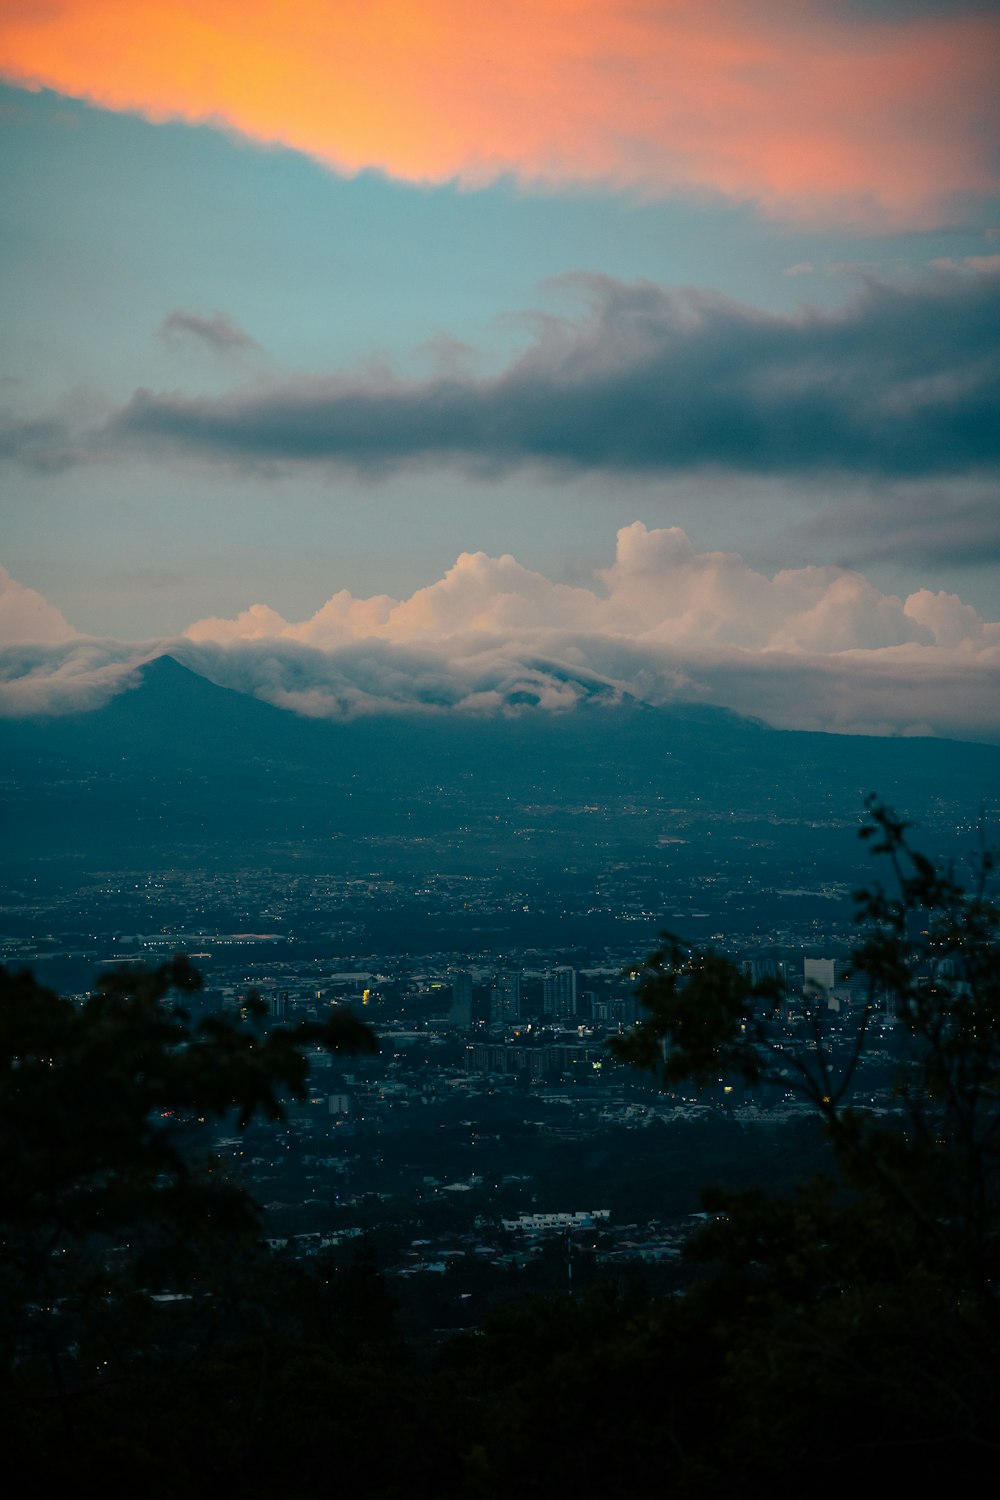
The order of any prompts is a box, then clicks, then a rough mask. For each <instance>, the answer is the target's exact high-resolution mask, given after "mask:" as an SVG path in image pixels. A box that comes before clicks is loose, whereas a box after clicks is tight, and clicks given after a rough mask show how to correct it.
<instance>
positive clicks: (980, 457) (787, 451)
mask: <svg viewBox="0 0 1000 1500" xmlns="http://www.w3.org/2000/svg"><path fill="white" fill-rule="evenodd" d="M568 280H569V282H570V284H571V285H572V286H574V287H575V288H576V289H578V290H581V291H583V293H584V294H585V295H586V297H587V298H588V300H589V308H588V312H587V313H586V315H585V316H584V317H583V318H582V319H579V320H577V321H571V320H561V319H555V318H545V319H542V320H539V322H538V325H537V326H538V330H539V331H538V334H537V337H536V342H535V343H534V345H533V346H532V347H531V348H530V349H529V350H528V351H527V352H526V353H525V354H523V355H522V356H521V357H520V358H519V359H517V360H516V361H515V362H514V363H513V364H512V365H511V366H510V368H509V369H508V370H507V371H506V372H505V373H503V374H502V375H500V376H498V377H495V378H492V379H478V380H477V379H473V378H463V377H461V376H458V375H455V376H450V377H443V376H442V377H437V378H434V379H430V380H426V381H422V382H403V381H398V380H393V379H391V378H389V379H384V378H380V379H377V380H375V379H369V380H361V379H358V380H350V379H345V378H329V379H312V380H305V379H303V380H298V381H291V382H288V383H285V384H283V385H280V386H278V385H274V386H271V387H260V386H256V387H254V388H253V389H252V390H245V391H241V392H237V393H234V394H231V395H228V396H225V397H221V398H215V397H186V396H184V395H181V394H176V393H161V394H156V393H154V392H151V391H148V390H141V391H138V392H137V393H136V394H135V395H134V396H133V398H132V399H131V400H130V401H129V403H128V404H127V406H126V407H125V408H124V409H123V410H122V411H121V412H119V413H118V415H117V416H116V417H115V418H114V419H113V420H112V423H111V424H110V427H109V428H108V429H107V430H106V432H105V434H104V437H105V438H106V439H109V440H111V441H112V442H113V443H115V444H126V445H129V446H136V447H139V448H147V449H148V448H150V447H153V448H157V449H168V450H177V451H182V452H183V451H187V452H197V453H201V454H206V455H212V456H215V457H218V458H222V459H229V460H236V461H243V462H248V463H254V464H261V463H263V464H268V463H275V462H277V463H281V462H308V461H333V462H340V463H344V464H348V465H351V466H353V467H355V468H358V469H360V470H369V471H373V470H378V469H380V468H386V467H391V466H394V465H397V464H401V463H403V462H412V461H414V460H428V461H431V460H432V461H438V462H440V461H442V460H454V461H459V462H461V463H464V464H465V465H467V466H470V467H472V468H474V469H476V470H479V471H480V472H491V471H494V472H499V471H503V470H506V469H510V468H512V467H515V466H517V465H520V464H524V463H543V464H550V465H554V466H559V467H563V468H576V469H581V468H605V469H619V470H632V471H647V472H655V471H664V472H669V471H677V470H682V469H686V468H696V467H704V466H712V465H716V466H721V467H726V468H732V469H740V470H745V471H751V472H759V473H775V472H782V471H784V472H800V473H804V472H809V471H812V472H819V471H845V472H849V471H855V472H866V473H872V474H878V475H884V476H911V475H912V476H917V475H928V474H935V473H949V472H957V471H963V470H972V469H976V468H981V467H990V466H993V465H995V464H996V462H997V460H998V458H1000V422H998V420H997V390H998V388H1000V276H996V275H985V274H984V275H971V276H970V275H960V274H952V273H947V272H941V273H938V274H936V275H929V276H928V277H927V278H925V279H923V280H921V281H919V282H913V283H911V284H909V285H905V286H899V285H886V284H884V283H871V284H870V285H869V286H868V287H867V288H866V290H865V291H864V293H863V294H862V295H861V296H860V297H859V298H857V299H856V300H855V301H854V302H853V303H851V304H850V305H849V306H847V307H846V308H844V309H842V310H840V311H839V312H836V313H832V314H830V313H823V312H818V311H813V310H804V311H801V312H799V313H797V314H796V315H794V316H777V315H774V314H769V313H763V312H760V311H757V310H755V309H752V308H748V307H746V306H742V305H739V304H736V303H733V302H729V301H726V300H724V299H722V298H720V297H717V296H713V295H710V294H706V293H703V292H697V291H688V292H684V293H679V294H675V293H669V292H667V291H664V290H663V289H661V288H659V287H656V286H653V285H651V284H644V283H638V284H634V285H623V284H621V283H619V282H615V281H612V280H611V279H610V278H607V277H598V276H582V275H579V276H575V277H572V278H568Z"/></svg>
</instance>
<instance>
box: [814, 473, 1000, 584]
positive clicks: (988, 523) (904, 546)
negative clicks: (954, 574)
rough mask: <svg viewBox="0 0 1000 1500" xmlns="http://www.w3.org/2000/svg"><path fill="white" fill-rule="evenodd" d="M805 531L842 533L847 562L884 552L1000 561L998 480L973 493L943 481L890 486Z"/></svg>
mask: <svg viewBox="0 0 1000 1500" xmlns="http://www.w3.org/2000/svg"><path fill="white" fill-rule="evenodd" d="M803 532H804V534H805V535H807V536H812V537H824V538H829V537H837V538H840V539H841V546H842V550H841V552H840V554H839V557H838V561H839V562H840V563H841V564H842V565H843V566H845V567H852V568H853V567H859V566H861V565H862V564H864V563H867V562H873V561H877V560H879V559H882V558H892V559H894V560H906V561H910V562H918V563H924V564H927V563H937V564H943V565H948V566H951V567H980V566H982V565H983V564H990V563H997V562H1000V492H998V489H997V486H996V485H995V484H994V485H992V486H985V485H984V486H977V487H976V488H975V490H974V491H973V493H971V494H969V493H965V492H964V490H963V489H962V488H959V489H958V492H957V493H956V492H955V490H954V489H953V488H952V487H950V486H946V485H939V484H927V485H921V486H905V487H901V488H896V487H887V488H886V489H884V490H882V491H880V493H879V495H878V501H877V503H876V504H872V503H868V504H858V505H852V506H845V507H843V508H842V509H838V510H835V511H833V512H831V513H830V514H828V515H825V516H823V517H822V518H821V519H818V520H816V521H814V522H812V523H811V524H810V525H809V526H807V527H805V528H803Z"/></svg>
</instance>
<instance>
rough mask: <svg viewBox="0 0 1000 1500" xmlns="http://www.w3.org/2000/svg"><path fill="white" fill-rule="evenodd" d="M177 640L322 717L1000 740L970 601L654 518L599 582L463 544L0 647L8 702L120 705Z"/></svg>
mask: <svg viewBox="0 0 1000 1500" xmlns="http://www.w3.org/2000/svg"><path fill="white" fill-rule="evenodd" d="M24 592H28V591H24ZM22 639H23V638H22ZM50 640H51V638H50ZM166 650H169V651H170V652H171V653H172V654H174V655H175V656H177V657H178V658H179V659H180V660H182V661H184V662H185V663H187V664H188V665H189V666H191V667H193V668H194V669H195V670H197V671H200V672H202V673H203V674H204V675H205V676H207V677H210V678H211V679H212V680H213V681H215V682H218V683H220V684H222V685H225V686H228V687H233V688H236V689H238V690H240V691H243V692H247V693H251V694H254V695H256V696H257V697H260V698H262V699H264V700H266V701H268V702H270V703H273V704H276V705H278V706H280V707H282V708H286V709H290V710H292V711H293V712H296V713H300V714H304V715H307V716H311V717H317V718H330V719H343V718H348V717H352V716H354V715H357V714H365V713H398V712H409V711H417V712H462V713H475V714H493V713H510V712H526V711H530V710H535V711H539V710H540V711H550V712H567V711H571V710H573V709H575V708H577V707H579V706H580V705H581V704H582V703H583V702H584V701H587V700H598V701H600V702H602V703H606V704H608V705H614V704H615V703H622V702H640V703H645V704H650V705H663V704H667V703H670V702H675V701H694V702H703V703H712V704H718V705H720V706H724V707H728V708H732V709H734V710H736V711H737V712H739V713H746V714H753V715H756V716H758V717H760V718H763V719H765V720H767V721H768V722H770V723H773V724H775V725H777V726H779V727H785V728H801V729H819V730H826V731H837V732H845V733H862V734H939V735H950V736H953V737H956V738H969V739H986V740H996V741H1000V623H993V622H988V621H984V620H983V619H981V617H980V616H979V615H978V614H977V613H976V611H975V610H974V609H972V608H971V607H969V606H968V605H966V604H964V603H963V602H962V601H961V600H960V599H959V598H957V597H956V596H955V595H953V594H946V593H942V592H937V593H935V592H933V591H931V590H929V589H921V590H918V591H917V592H915V593H913V594H911V595H910V596H909V597H908V598H906V599H900V598H897V597H895V596H894V595H890V594H885V593H882V592H881V591H880V590H878V589H877V588H875V587H874V585H873V584H871V583H870V582H869V581H868V580H867V579H866V578H864V577H863V575H861V574H860V573H856V572H852V571H850V570H847V569H843V568H836V567H822V568H820V567H807V568H795V569H787V570H785V571H782V572H779V573H777V574H775V575H774V576H773V577H768V576H766V575H765V574H762V573H759V572H757V571H755V570H754V569H753V568H751V567H750V566H749V565H748V564H747V562H746V561H745V560H744V559H743V558H742V557H741V556H739V554H737V553H730V552H705V553H699V552H698V551H696V549H695V548H694V546H693V545H692V543H691V541H690V540H689V538H688V537H687V536H686V535H685V533H684V532H683V531H681V530H680V529H679V528H677V527H670V528H663V529H658V530H648V529H647V528H646V527H645V526H644V525H643V524H642V523H641V522H635V523H634V524H633V525H631V526H627V527H624V528H623V529H622V530H621V531H620V532H619V534H618V544H617V549H616V555H615V559H614V561H613V562H612V563H611V564H610V566H608V567H607V568H605V569H603V570H600V571H599V572H598V573H597V574H596V575H595V579H594V585H593V587H589V588H584V587H577V586H570V585H567V584H562V583H559V582H556V581H554V580H552V579H550V578H548V577H546V576H545V575H544V574H542V573H538V572H534V571H532V570H531V569H528V568H525V567H523V566H522V565H521V564H520V563H518V562H517V561H516V559H515V558H513V557H512V556H510V555H504V556H501V557H490V556H488V555H486V554H485V553H481V552H479V553H464V554H463V555H462V556H461V557H459V558H458V560H457V561H456V563H455V564H454V566H453V567H452V568H450V569H449V570H448V572H447V573H446V574H445V575H444V577H443V578H440V579H439V580H438V581H437V582H435V583H433V584H431V585H429V586H428V587H426V588H423V589H418V590H417V591H416V592H415V593H414V594H412V595H411V596H410V597H409V598H407V599H394V598H391V597H390V596H388V595H376V596H374V597H371V598H356V597H355V596H354V595H352V594H351V593H349V592H348V591H347V590H341V591H339V592H338V593H335V594H334V595H333V596H332V597H331V598H330V599H329V600H327V602H326V603H325V604H324V605H323V606H322V608H320V609H319V610H317V611H316V613H315V614H313V615H312V616H311V617H310V618H309V619H306V620H302V621H289V620H286V619H284V618H283V617H282V616H281V615H280V614H279V613H278V612H277V611H275V610H273V609H271V608H269V607H268V606H266V605H264V604H255V605H252V606H251V607H250V608H248V609H247V610H245V611H243V613H241V614H240V615H238V616H237V617H236V618H233V619H223V618H206V619H203V620H199V621H197V622H195V623H194V624H192V625H191V626H190V627H189V628H188V630H187V631H186V633H185V635H184V637H183V638H182V639H180V640H176V641H171V642H152V643H151V642H146V643H143V644H141V645H137V646H127V645H122V644H121V643H114V642H100V641H91V640H84V639H82V638H77V639H76V640H74V641H70V642H68V643H66V644H63V645H61V646H60V645H58V644H53V643H49V644H45V643H44V642H43V643H41V644H38V645H36V646H31V645H26V644H21V645H20V646H16V647H12V648H10V649H9V650H8V651H7V652H6V653H3V654H2V655H0V712H3V713H5V714H6V715H8V716H18V715H24V714H37V713H43V712H50V713H62V712H72V711H76V710H79V709H81V708H83V707H86V706H89V705H90V704H97V703H100V702H103V701H106V699H107V697H108V696H110V694H112V693H114V692H116V691H119V690H121V689H122V688H123V687H126V686H127V685H128V684H129V682H130V681H132V680H134V677H133V675H132V674H134V670H135V668H136V666H138V665H140V664H141V663H142V662H143V661H145V660H149V659H150V658H151V657H153V656H155V655H159V654H162V653H163V652H164V651H166Z"/></svg>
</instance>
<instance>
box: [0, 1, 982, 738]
mask: <svg viewBox="0 0 1000 1500" xmlns="http://www.w3.org/2000/svg"><path fill="white" fill-rule="evenodd" d="M0 173H2V192H0V245H2V249H0V257H2V266H3V273H4V274H3V277H2V287H3V290H2V292H0V348H2V355H0V471H2V501H0V504H2V533H0V563H2V564H3V570H2V571H0V645H2V646H3V649H2V650H0V713H6V714H15V715H17V714H23V713H62V712H66V711H75V710H78V709H80V708H86V707H91V706H94V705H96V704H98V703H100V702H102V701H106V698H107V697H108V695H109V694H111V693H113V692H114V691H117V690H119V689H120V688H121V687H122V686H123V685H127V684H128V683H129V682H131V681H133V680H134V670H135V667H136V664H137V663H138V662H141V661H142V660H145V659H148V658H149V656H150V655H155V654H157V653H158V652H161V651H163V650H165V649H169V650H171V651H172V652H173V653H174V654H175V655H178V656H179V657H180V658H181V659H182V660H186V661H189V662H190V663H191V664H192V665H194V666H197V667H198V669H199V670H203V671H205V672H206V673H207V674H208V675H210V676H212V677H213V678H214V680H217V681H220V682H225V683H227V684H229V685H232V686H240V687H242V688H245V689H246V690H247V691H250V692H254V693H257V694H258V695H259V696H261V697H264V698H267V699H269V701H272V702H277V703H280V704H282V705H283V706H286V707H289V708H291V709H294V710H295V711H297V712H301V713H309V714H315V715H320V716H331V717H342V716H344V715H349V714H353V713H358V712H384V711H387V710H395V709H399V708H410V709H413V708H418V709H421V710H423V711H428V712H430V711H442V710H444V711H465V712H477V713H491V712H505V711H510V710H511V704H512V703H518V704H521V703H523V702H524V701H525V699H526V695H527V697H529V698H531V697H532V696H533V697H534V698H535V699H537V701H538V703H539V705H540V706H541V707H543V708H549V709H551V710H553V711H565V710H567V709H570V708H572V707H573V706H574V704H576V703H578V702H579V701H580V700H581V699H582V698H584V697H586V696H588V694H590V693H591V692H594V691H599V692H600V693H601V694H602V696H603V697H604V698H606V696H607V693H608V691H609V690H610V691H611V693H612V695H614V694H618V695H620V696H621V697H623V698H629V699H632V698H637V699H639V700H640V701H643V702H651V703H663V702H669V701H672V700H673V699H675V698H678V697H680V698H685V699H693V700H695V701H703V702H709V703H720V704H723V705H725V706H728V707H731V708H735V709H737V710H738V711H739V712H744V713H755V714H758V715H759V716H761V717H763V718H766V719H767V720H768V721H769V722H772V723H775V724H778V725H780V726H787V727H799V728H810V729H825V730H833V731H837V732H852V733H857V732H860V733H877V734H921V733H934V734H944V735H953V736H957V737H963V738H965V737H968V738H977V739H989V740H995V741H1000V623H998V622H1000V585H998V579H1000V567H998V563H1000V504H998V492H997V477H998V469H1000V411H998V405H1000V403H998V390H1000V379H998V377H1000V4H993V3H983V0H980V3H973V0H970V3H963V0H947V3H945V0H713V3H710V4H709V3H700V4H695V3H692V0H645V3H642V0H572V3H570V0H530V3H529V0H508V3H506V4H504V5H502V6H498V5H496V4H495V3H490V4H486V3H479V0H463V3H462V4H461V5H460V4H458V3H457V0H421V3H420V4H414V3H410V0H382V3H379V0H370V3H365V4H357V3H351V4H347V3H341V0H285V3H283V4H281V5H280V6H279V5H277V4H275V3H272V0H240V3H238V4H237V3H236V0H199V3H198V4H194V3H193V0H171V3H170V4H169V5H166V4H163V3H162V0H128V4H125V3H124V0H101V3H100V4H98V3H96V0H19V3H16V4H10V5H7V6H5V7H4V8H3V12H2V15H0Z"/></svg>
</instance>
